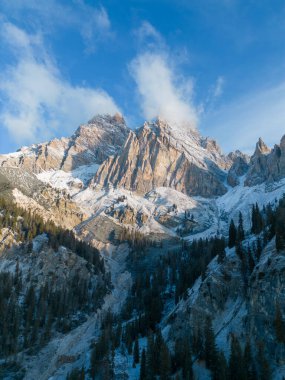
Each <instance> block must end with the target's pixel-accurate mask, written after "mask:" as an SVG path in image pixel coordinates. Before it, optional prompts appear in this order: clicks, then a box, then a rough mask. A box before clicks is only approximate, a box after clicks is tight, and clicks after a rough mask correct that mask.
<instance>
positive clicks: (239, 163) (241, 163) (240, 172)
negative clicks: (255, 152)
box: [227, 154, 249, 187]
mask: <svg viewBox="0 0 285 380" xmlns="http://www.w3.org/2000/svg"><path fill="white" fill-rule="evenodd" d="M248 169H249V157H248V156H247V155H245V154H240V155H237V156H236V157H235V159H234V161H233V164H232V166H231V168H230V170H229V172H228V177H227V182H228V184H229V185H230V186H232V187H235V186H237V185H239V184H240V177H242V176H244V175H245V174H246V173H247V171H248Z"/></svg>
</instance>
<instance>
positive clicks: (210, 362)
mask: <svg viewBox="0 0 285 380" xmlns="http://www.w3.org/2000/svg"><path fill="white" fill-rule="evenodd" d="M204 341H205V352H204V354H205V361H206V366H207V368H209V369H210V370H211V371H213V372H214V371H215V368H216V364H217V357H218V355H217V354H218V352H217V347H216V342H215V334H214V330H213V327H212V321H211V319H210V318H207V320H206V323H205V330H204Z"/></svg>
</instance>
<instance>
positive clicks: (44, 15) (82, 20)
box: [1, 0, 113, 52]
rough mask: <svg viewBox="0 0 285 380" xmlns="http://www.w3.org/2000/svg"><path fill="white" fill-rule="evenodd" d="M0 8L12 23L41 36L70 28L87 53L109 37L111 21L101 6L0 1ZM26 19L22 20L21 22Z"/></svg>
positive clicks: (37, 0) (35, 0) (40, 0)
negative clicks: (19, 24)
mask: <svg viewBox="0 0 285 380" xmlns="http://www.w3.org/2000/svg"><path fill="white" fill-rule="evenodd" d="M1 8H2V9H3V10H5V11H6V13H7V14H9V15H10V16H11V17H12V19H13V20H16V21H17V22H20V23H22V24H25V22H26V23H27V27H29V28H30V29H31V28H34V29H35V30H41V31H42V32H43V33H49V32H54V31H55V30H58V29H66V28H72V29H74V30H76V31H77V32H78V33H79V34H80V35H81V37H82V39H83V42H84V44H85V49H86V51H88V52H93V51H95V50H96V48H97V45H98V44H99V43H100V42H102V41H106V40H108V39H109V38H110V37H112V36H113V32H112V28H111V21H110V19H109V16H108V13H107V11H106V9H105V8H104V7H103V6H100V7H93V6H90V5H88V4H87V3H86V2H85V1H84V0H77V1H73V2H70V4H69V3H68V2H67V3H65V4H63V3H62V2H59V1H56V0H49V1H45V0H29V1H22V0H13V1H10V0H2V1H1ZM25 20H26V21H25Z"/></svg>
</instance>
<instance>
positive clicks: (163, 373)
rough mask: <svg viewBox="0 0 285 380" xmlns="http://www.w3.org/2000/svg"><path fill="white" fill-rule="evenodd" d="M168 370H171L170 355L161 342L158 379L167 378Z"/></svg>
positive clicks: (163, 379) (164, 379)
mask: <svg viewBox="0 0 285 380" xmlns="http://www.w3.org/2000/svg"><path fill="white" fill-rule="evenodd" d="M170 370H171V357H170V354H169V350H168V348H167V345H166V344H165V343H163V344H162V346H161V351H160V368H159V374H160V379H161V380H168V379H169V376H170Z"/></svg>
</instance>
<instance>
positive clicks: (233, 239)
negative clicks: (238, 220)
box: [228, 220, 237, 248]
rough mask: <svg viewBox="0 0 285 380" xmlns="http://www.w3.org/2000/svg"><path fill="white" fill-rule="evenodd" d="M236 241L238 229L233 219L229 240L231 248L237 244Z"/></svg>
mask: <svg viewBox="0 0 285 380" xmlns="http://www.w3.org/2000/svg"><path fill="white" fill-rule="evenodd" d="M236 242H237V229H236V226H235V224H234V221H233V220H231V222H230V227H229V242H228V246H229V248H232V247H234V246H235V245H236Z"/></svg>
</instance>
